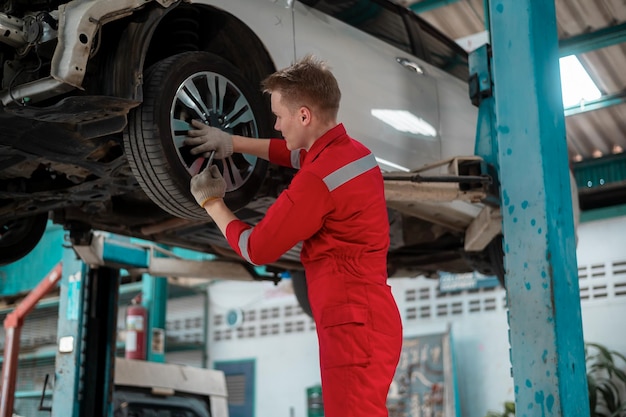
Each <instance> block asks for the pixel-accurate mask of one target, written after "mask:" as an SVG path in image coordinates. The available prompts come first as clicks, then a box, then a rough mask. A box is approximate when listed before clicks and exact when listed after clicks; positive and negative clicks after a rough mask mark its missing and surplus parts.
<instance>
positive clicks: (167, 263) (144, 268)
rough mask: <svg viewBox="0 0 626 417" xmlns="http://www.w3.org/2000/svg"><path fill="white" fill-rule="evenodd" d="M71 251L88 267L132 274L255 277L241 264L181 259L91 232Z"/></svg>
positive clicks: (167, 252)
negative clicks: (87, 239)
mask: <svg viewBox="0 0 626 417" xmlns="http://www.w3.org/2000/svg"><path fill="white" fill-rule="evenodd" d="M74 250H75V251H76V253H77V254H78V256H80V258H81V259H82V260H83V262H85V263H86V264H87V265H90V266H91V267H98V266H105V265H106V266H109V267H115V268H124V269H127V270H129V271H131V272H133V273H135V272H136V273H147V274H149V275H152V276H164V277H168V276H175V277H181V278H206V279H227V280H237V281H242V280H243V281H252V280H254V278H255V277H254V276H253V275H252V274H251V273H250V271H249V270H248V269H246V268H245V266H244V265H243V264H242V263H238V262H228V261H217V260H199V261H197V260H190V259H182V258H181V257H179V256H177V255H176V254H174V253H172V252H170V251H167V250H165V249H163V248H160V247H158V246H156V245H139V244H135V243H130V242H123V241H119V240H116V239H111V238H107V237H106V236H105V235H103V234H94V235H93V237H92V238H91V239H90V240H89V243H88V244H75V245H74ZM163 255H165V257H164V256H163Z"/></svg>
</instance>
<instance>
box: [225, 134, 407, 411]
mask: <svg viewBox="0 0 626 417" xmlns="http://www.w3.org/2000/svg"><path fill="white" fill-rule="evenodd" d="M269 159H270V161H271V162H273V163H276V164H280V165H284V166H289V167H293V168H299V171H298V173H297V174H296V175H295V176H294V178H293V180H292V181H291V184H290V185H289V188H288V189H287V190H285V191H283V192H282V193H281V194H280V196H279V197H278V198H277V200H276V202H275V203H274V204H273V205H272V206H271V207H270V208H269V210H268V211H267V213H266V215H265V217H264V218H263V220H261V221H260V222H259V223H258V224H257V225H256V226H255V227H251V226H250V225H248V224H246V223H244V222H242V221H240V220H233V221H231V222H230V223H229V224H228V226H227V228H226V237H227V239H228V242H229V243H230V245H231V246H232V247H233V249H235V250H236V251H237V252H238V253H239V254H240V255H241V256H243V257H244V258H245V259H246V260H248V261H249V262H251V263H253V264H255V265H262V264H266V263H270V262H272V261H275V260H276V259H278V258H279V257H280V256H281V255H282V254H284V253H285V252H286V251H288V250H289V249H291V248H292V247H293V246H294V245H296V244H297V243H298V242H300V241H302V242H303V244H302V252H301V260H302V264H303V265H304V268H305V272H306V280H307V289H308V295H309V302H310V305H311V310H312V312H313V318H314V320H315V324H316V327H317V334H318V340H319V354H320V366H321V376H322V397H323V402H324V412H325V413H324V415H325V417H352V416H354V417H357V416H358V417H363V416H368V417H387V416H388V413H387V408H386V399H387V394H388V390H389V385H390V384H391V381H392V379H393V375H394V373H395V369H396V366H397V364H398V360H399V357H400V350H401V347H402V324H401V319H400V314H399V313H398V307H397V306H396V303H395V300H394V298H393V295H392V294H391V289H390V287H389V286H388V285H387V251H388V248H389V220H388V216H387V207H386V203H385V196H384V186H383V179H382V175H381V172H380V169H379V168H378V165H377V163H376V159H375V158H374V155H373V154H372V153H371V152H370V151H369V150H368V149H367V148H366V147H365V146H363V145H362V144H361V143H359V142H357V141H355V140H354V139H352V138H350V137H349V136H348V135H347V133H346V130H345V128H344V127H343V125H342V124H339V125H337V126H336V127H334V128H332V129H331V130H329V131H328V132H326V133H325V134H324V135H323V136H322V137H320V138H318V139H317V140H316V141H315V143H314V144H313V145H312V146H311V148H310V149H309V151H308V152H306V151H304V150H299V151H289V150H288V149H287V148H286V145H285V141H283V140H279V139H273V140H272V141H271V142H270V148H269Z"/></svg>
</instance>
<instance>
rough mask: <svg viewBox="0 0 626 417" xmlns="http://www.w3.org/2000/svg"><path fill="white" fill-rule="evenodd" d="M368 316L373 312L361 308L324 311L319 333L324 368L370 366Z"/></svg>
mask: <svg viewBox="0 0 626 417" xmlns="http://www.w3.org/2000/svg"><path fill="white" fill-rule="evenodd" d="M368 315H369V309H368V308H367V307H366V306H363V305H358V304H344V305H340V306H335V307H329V308H326V309H324V311H323V312H322V319H321V331H320V332H319V337H320V361H321V365H322V368H324V369H328V368H334V367H338V366H355V365H358V366H367V365H368V364H369V363H370V359H371V356H372V352H371V346H370V341H369V336H368V333H369V325H368Z"/></svg>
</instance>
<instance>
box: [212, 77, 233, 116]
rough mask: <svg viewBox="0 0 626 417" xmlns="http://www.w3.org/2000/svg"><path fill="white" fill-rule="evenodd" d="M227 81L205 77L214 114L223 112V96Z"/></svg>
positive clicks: (222, 78) (220, 78)
mask: <svg viewBox="0 0 626 417" xmlns="http://www.w3.org/2000/svg"><path fill="white" fill-rule="evenodd" d="M227 82H228V81H227V80H226V78H224V77H221V76H219V75H216V76H214V77H207V86H208V87H209V92H210V93H211V100H212V103H211V106H212V108H213V111H214V112H216V113H218V114H219V113H223V111H224V96H225V95H226V85H227Z"/></svg>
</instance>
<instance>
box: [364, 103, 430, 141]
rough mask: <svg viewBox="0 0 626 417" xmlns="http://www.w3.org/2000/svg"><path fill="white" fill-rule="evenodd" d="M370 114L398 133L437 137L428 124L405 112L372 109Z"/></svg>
mask: <svg viewBox="0 0 626 417" xmlns="http://www.w3.org/2000/svg"><path fill="white" fill-rule="evenodd" d="M371 113H372V116H374V117H376V118H377V119H379V120H382V121H383V122H385V123H387V124H388V125H389V126H391V127H393V128H394V129H396V130H399V131H400V132H407V133H413V134H414V135H422V136H431V137H433V138H434V137H436V136H437V130H435V128H434V127H433V126H432V125H431V124H430V123H428V122H427V121H425V120H424V119H421V118H419V117H417V116H415V115H414V114H412V113H410V112H408V111H406V110H387V109H372V110H371Z"/></svg>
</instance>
